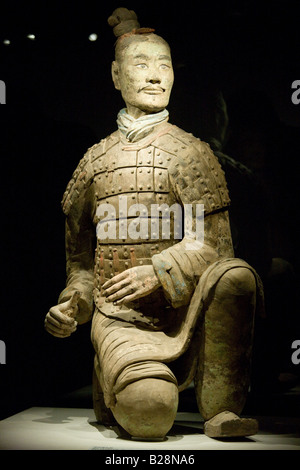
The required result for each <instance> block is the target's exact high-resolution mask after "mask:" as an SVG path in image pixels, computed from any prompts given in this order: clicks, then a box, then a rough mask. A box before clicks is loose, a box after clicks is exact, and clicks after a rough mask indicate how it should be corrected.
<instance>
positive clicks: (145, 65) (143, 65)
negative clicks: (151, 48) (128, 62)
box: [136, 64, 147, 69]
mask: <svg viewBox="0 0 300 470" xmlns="http://www.w3.org/2000/svg"><path fill="white" fill-rule="evenodd" d="M136 67H138V68H139V69H146V68H147V64H136Z"/></svg>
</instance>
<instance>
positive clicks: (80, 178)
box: [61, 149, 91, 215]
mask: <svg viewBox="0 0 300 470" xmlns="http://www.w3.org/2000/svg"><path fill="white" fill-rule="evenodd" d="M90 150H91V149H89V150H88V151H87V152H86V154H85V155H84V157H83V158H82V159H81V160H80V162H79V164H78V166H77V168H76V170H75V171H74V173H73V175H72V178H71V180H70V181H69V183H68V185H67V188H66V190H65V192H64V195H63V198H62V201H61V206H62V210H63V212H64V214H65V215H68V214H69V212H70V209H71V207H72V205H73V204H74V202H75V201H76V199H77V198H78V196H79V194H80V193H81V192H82V191H83V190H84V189H85V188H86V187H87V186H88V184H89V182H90V180H91V177H90V171H89V163H90Z"/></svg>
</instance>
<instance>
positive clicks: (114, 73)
mask: <svg viewBox="0 0 300 470" xmlns="http://www.w3.org/2000/svg"><path fill="white" fill-rule="evenodd" d="M111 75H112V79H113V82H114V85H115V88H116V89H117V90H120V89H121V87H120V80H119V64H118V62H116V61H115V60H114V61H113V63H112V64H111Z"/></svg>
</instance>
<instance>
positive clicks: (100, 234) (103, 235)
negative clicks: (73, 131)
mask: <svg viewBox="0 0 300 470" xmlns="http://www.w3.org/2000/svg"><path fill="white" fill-rule="evenodd" d="M170 161H171V154H170V153H168V152H166V151H164V150H162V149H160V148H157V147H156V146H155V145H152V144H150V145H148V146H146V147H144V148H139V147H138V146H136V147H135V146H134V145H133V144H131V145H130V146H126V145H125V146H124V144H123V143H122V142H120V140H119V139H115V141H114V139H113V138H111V142H110V145H109V143H107V144H106V148H105V151H104V148H102V153H101V151H100V154H99V153H98V155H97V152H96V155H94V157H93V158H92V165H93V171H94V183H93V184H94V187H95V197H96V211H95V216H94V225H95V226H96V233H97V246H96V256H95V284H96V286H95V287H96V288H97V289H100V287H101V285H102V284H103V283H104V282H105V281H106V280H107V279H109V278H111V277H113V276H114V275H116V274H118V273H120V272H122V271H124V270H125V269H128V268H131V267H134V266H141V265H145V264H151V258H152V256H153V255H154V254H157V253H160V252H161V251H162V250H164V249H166V248H168V247H170V246H171V245H173V244H174V243H177V242H178V241H179V239H180V238H179V237H180V233H181V220H179V217H180V214H177V215H178V217H177V216H176V217H174V213H173V212H172V211H170V212H168V208H171V206H172V205H173V204H174V203H176V202H177V200H176V196H175V194H174V192H173V190H172V187H171V184H170V179H169V172H168V166H169V164H170ZM158 207H161V209H162V210H160V211H157V210H156V209H155V208H158ZM174 207H178V206H177V204H175V206H174ZM153 208H154V209H153ZM164 211H166V213H165V214H164ZM174 222H175V226H174Z"/></svg>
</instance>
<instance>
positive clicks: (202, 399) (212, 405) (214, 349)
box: [195, 267, 257, 437]
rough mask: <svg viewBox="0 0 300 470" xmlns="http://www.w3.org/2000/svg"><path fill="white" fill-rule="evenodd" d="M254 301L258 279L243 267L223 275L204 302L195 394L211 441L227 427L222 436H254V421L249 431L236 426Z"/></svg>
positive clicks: (249, 349) (246, 382) (244, 384)
mask: <svg viewBox="0 0 300 470" xmlns="http://www.w3.org/2000/svg"><path fill="white" fill-rule="evenodd" d="M255 302H256V280H255V277H254V275H253V273H252V272H251V271H250V270H249V269H247V268H245V267H237V268H234V269H230V270H229V271H227V272H226V273H225V274H224V275H223V276H222V277H221V278H220V280H219V282H218V283H217V285H216V286H215V288H214V291H213V292H212V293H211V295H210V298H209V301H208V302H207V304H208V305H207V306H206V309H205V317H204V321H203V326H202V333H201V335H202V338H201V347H200V348H201V349H200V354H199V363H198V369H197V373H196V377H195V391H196V397H197V403H198V407H199V410H200V413H201V415H202V416H203V418H204V419H205V420H206V421H208V420H210V421H208V422H207V423H206V425H205V428H204V430H205V433H206V434H207V435H210V436H211V437H222V436H224V429H225V428H226V432H225V435H249V434H253V433H255V432H257V423H256V421H255V420H249V422H248V425H250V427H249V426H246V428H247V429H244V428H245V424H247V423H245V421H243V425H242V424H241V423H240V424H241V425H240V429H238V428H239V426H238V422H237V420H239V417H238V415H239V414H240V413H241V412H242V409H243V407H244V405H245V401H246V397H247V392H248V387H249V382H250V364H251V352H252V340H253V326H254V312H255ZM223 412H226V413H225V414H224V413H223ZM227 412H230V413H227ZM221 413H222V414H221ZM233 421H234V422H235V424H234V426H233V425H232V426H231V427H230V425H229V424H228V423H229V422H233ZM223 422H225V423H227V424H226V426H225V428H224V425H223V430H222V423H223ZM240 422H241V420H240ZM229 428H230V429H231V431H228V429H229ZM228 432H232V433H231V434H228Z"/></svg>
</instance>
